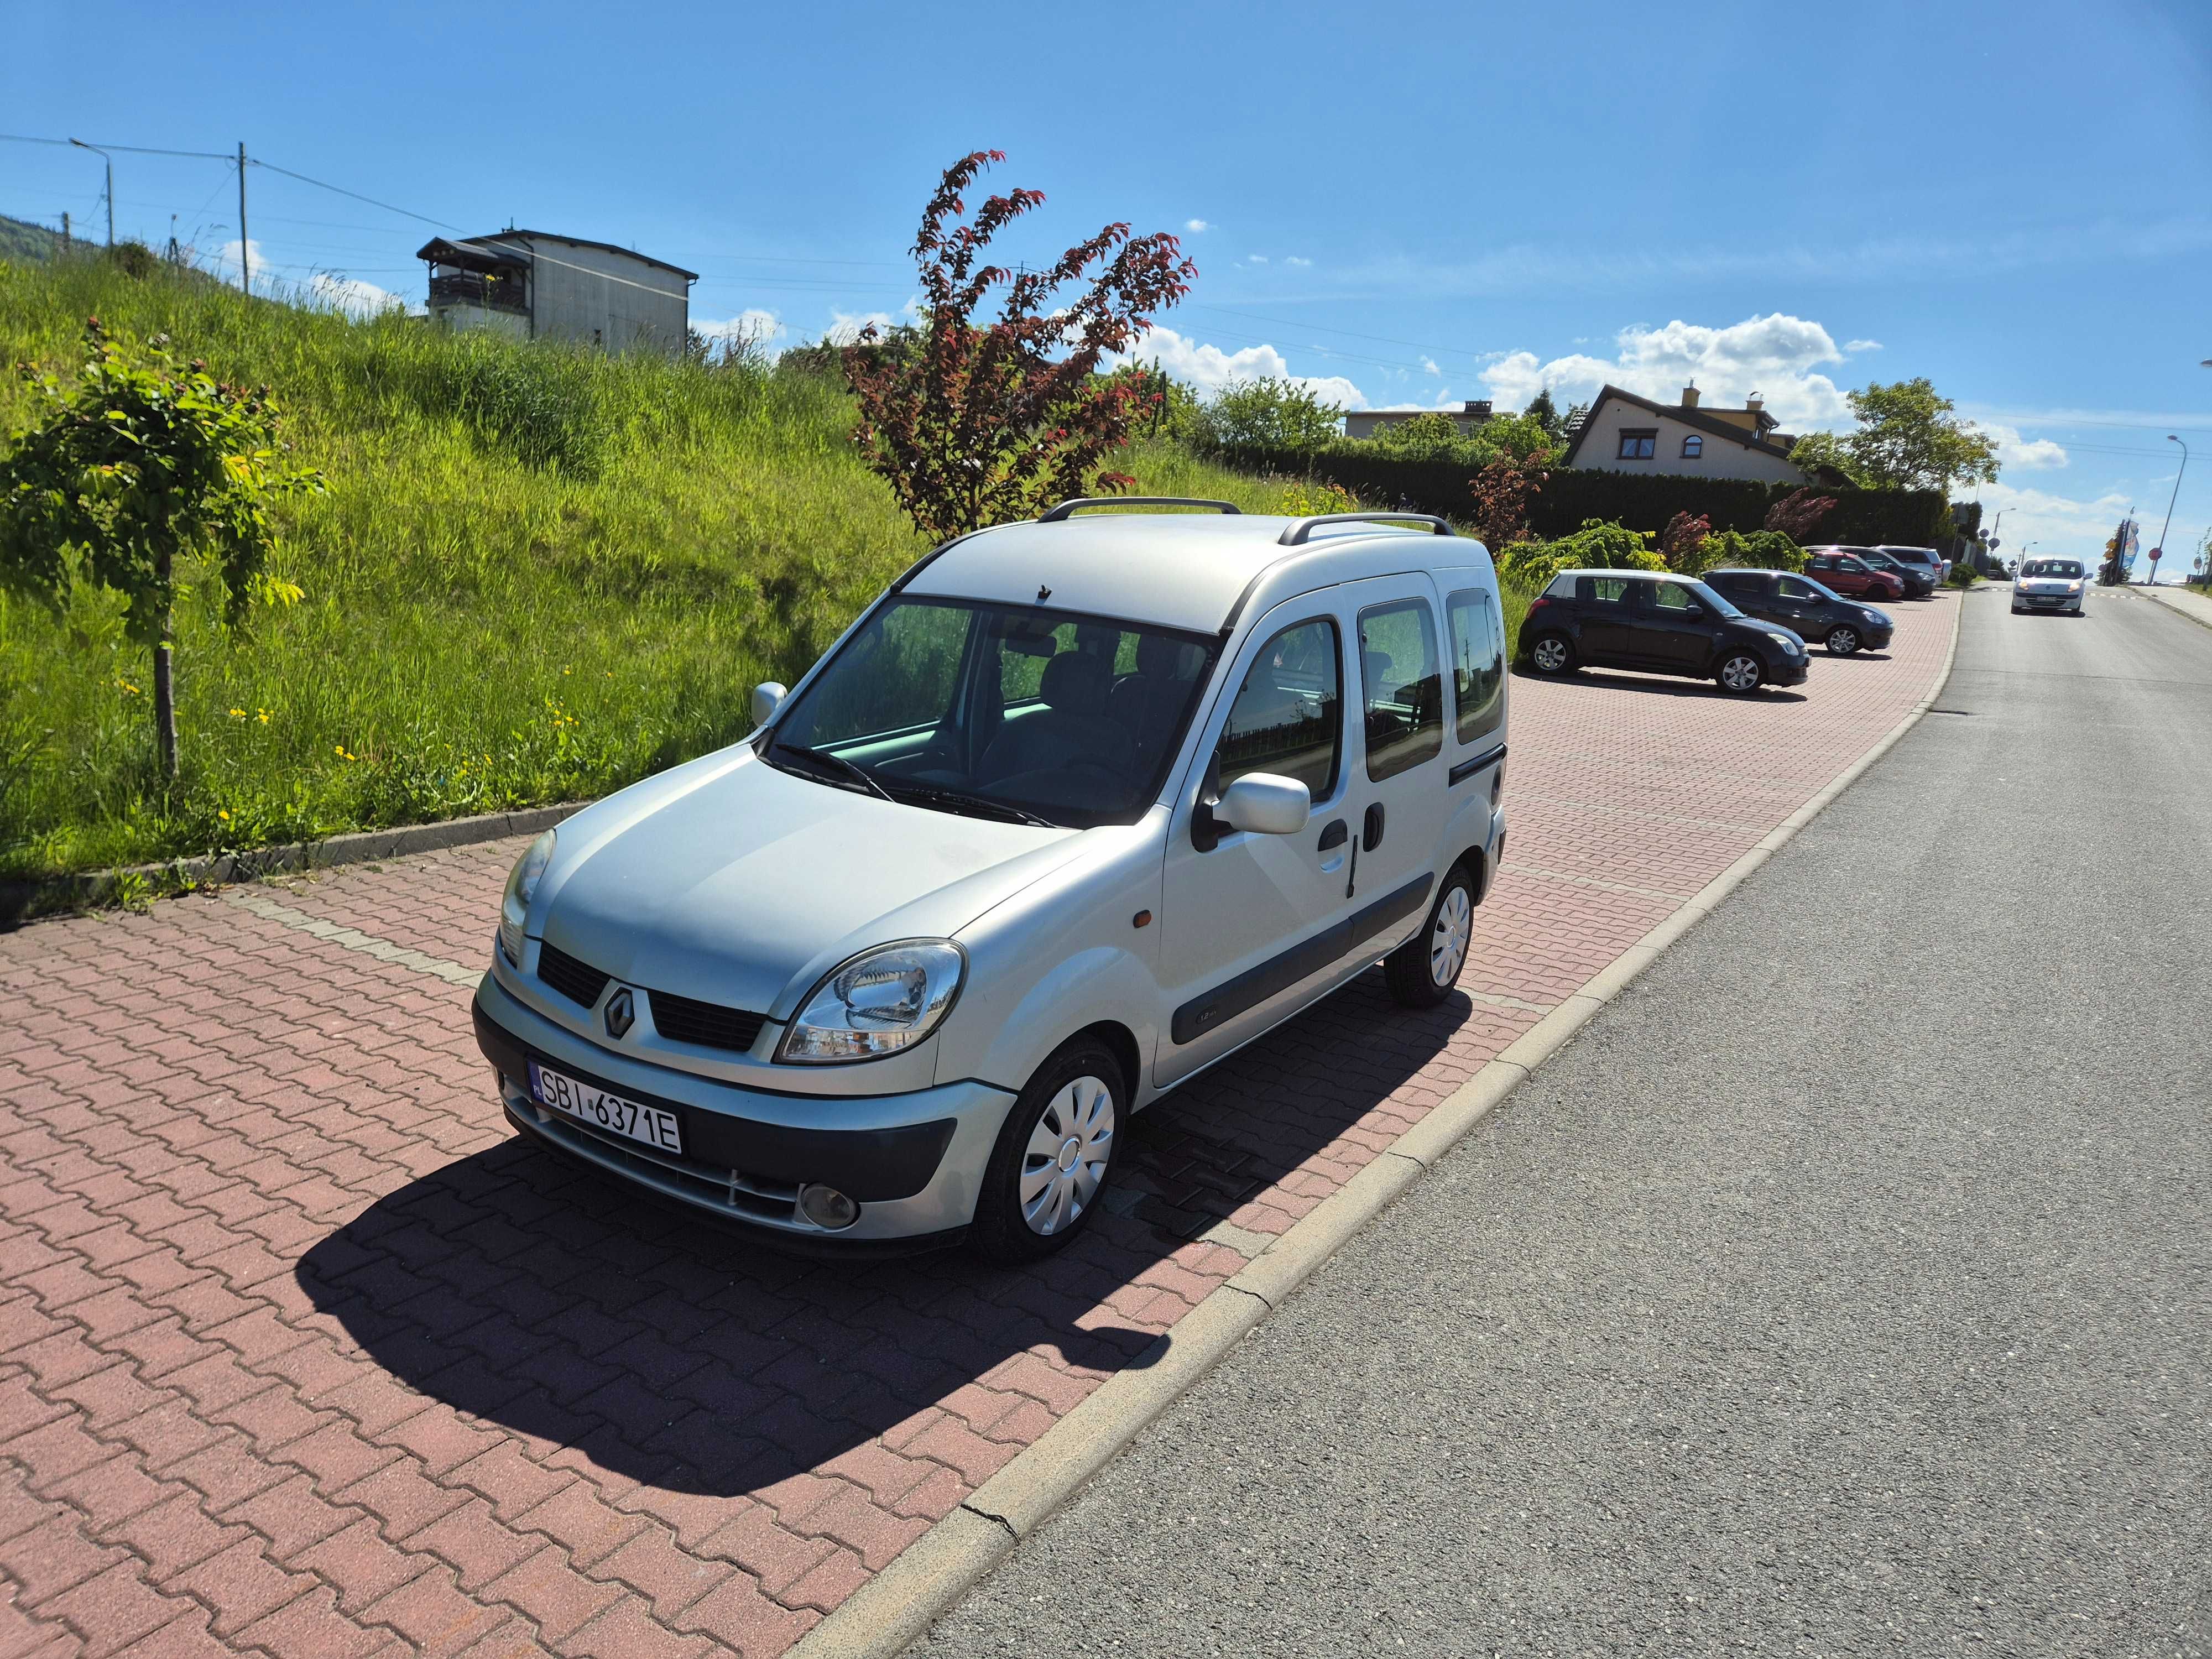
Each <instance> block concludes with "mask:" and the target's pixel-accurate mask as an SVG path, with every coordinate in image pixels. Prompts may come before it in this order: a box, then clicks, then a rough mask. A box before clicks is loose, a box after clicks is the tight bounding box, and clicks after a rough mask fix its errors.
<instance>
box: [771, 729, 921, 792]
mask: <svg viewBox="0 0 2212 1659" xmlns="http://www.w3.org/2000/svg"><path fill="white" fill-rule="evenodd" d="M769 753H770V754H772V755H796V756H798V757H799V758H800V759H802V760H812V761H826V762H828V763H829V764H830V765H832V766H834V767H836V768H837V769H839V770H840V771H842V772H844V773H845V774H847V775H848V776H850V777H853V778H854V779H857V780H858V781H859V782H860V787H862V788H863V789H866V791H867V792H868V793H870V794H872V795H874V796H877V797H878V798H879V799H884V800H887V801H889V802H890V803H891V805H894V806H896V805H898V798H897V797H896V796H895V795H893V794H892V793H891V792H890V790H888V789H886V788H884V787H883V785H881V784H880V783H878V782H877V781H876V778H875V774H874V773H872V772H871V771H869V770H868V769H867V768H866V767H865V766H862V765H860V763H857V762H854V761H848V760H847V759H846V758H845V757H843V756H842V755H834V754H832V753H830V752H829V750H827V749H808V748H805V747H803V746H802V745H800V744H795V743H779V744H774V745H772V746H771V747H770V749H769Z"/></svg>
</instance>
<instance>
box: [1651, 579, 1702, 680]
mask: <svg viewBox="0 0 2212 1659" xmlns="http://www.w3.org/2000/svg"><path fill="white" fill-rule="evenodd" d="M1634 586H1635V601H1636V604H1635V609H1634V611H1633V612H1632V615H1633V617H1634V618H1635V626H1636V637H1637V655H1638V657H1639V658H1641V659H1643V660H1644V662H1645V663H1646V664H1648V665H1650V666H1651V667H1653V668H1656V669H1659V670H1661V671H1664V672H1666V673H1669V674H1702V673H1704V672H1705V664H1706V663H1707V661H1709V660H1710V659H1711V657H1712V654H1713V647H1715V646H1717V645H1718V644H1719V643H1720V618H1719V617H1716V616H1715V615H1713V613H1712V611H1711V608H1710V607H1709V606H1707V605H1705V602H1704V601H1703V600H1702V599H1699V597H1698V596H1697V595H1696V594H1695V593H1693V592H1691V591H1690V589H1689V587H1688V586H1687V585H1686V584H1685V583H1682V582H1670V581H1656V582H1653V581H1644V582H1638V583H1636V584H1635V585H1634Z"/></svg>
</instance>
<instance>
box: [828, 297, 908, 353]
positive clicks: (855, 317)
mask: <svg viewBox="0 0 2212 1659" xmlns="http://www.w3.org/2000/svg"><path fill="white" fill-rule="evenodd" d="M920 320H921V297H920V296H919V295H908V296H907V301H906V303H905V304H904V305H902V306H901V307H899V308H898V310H897V311H896V313H892V312H888V311H839V310H838V309H836V307H834V306H833V307H830V311H829V327H828V328H826V329H824V330H823V333H822V338H823V342H824V343H827V344H829V345H850V344H852V343H853V342H854V340H856V339H858V338H859V337H860V331H861V330H862V329H864V328H866V327H867V326H868V325H870V324H873V325H875V326H876V327H877V328H878V329H879V330H889V329H890V328H893V327H895V326H896V325H898V324H901V323H915V322H919V321H920Z"/></svg>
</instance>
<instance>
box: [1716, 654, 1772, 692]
mask: <svg viewBox="0 0 2212 1659" xmlns="http://www.w3.org/2000/svg"><path fill="white" fill-rule="evenodd" d="M1713 678H1715V679H1716V680H1717V681H1719V682H1720V688H1721V690H1723V691H1726V692H1729V694H1731V695H1732V696H1739V697H1747V696H1750V695H1751V694H1752V693H1753V692H1754V691H1756V690H1759V682H1760V681H1761V680H1763V679H1765V678H1766V665H1765V663H1763V662H1761V661H1759V659H1758V658H1757V657H1755V656H1753V655H1752V653H1750V652H1748V651H1731V652H1730V653H1729V654H1728V655H1727V656H1725V657H1723V658H1722V659H1721V665H1720V668H1719V669H1718V671H1716V672H1715V673H1714V675H1713Z"/></svg>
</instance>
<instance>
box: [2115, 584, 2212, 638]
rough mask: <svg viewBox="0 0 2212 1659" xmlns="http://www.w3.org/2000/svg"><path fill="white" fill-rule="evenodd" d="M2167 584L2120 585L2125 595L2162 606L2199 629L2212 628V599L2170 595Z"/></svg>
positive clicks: (2197, 594) (2193, 594) (2187, 595)
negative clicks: (2186, 618)
mask: <svg viewBox="0 0 2212 1659" xmlns="http://www.w3.org/2000/svg"><path fill="white" fill-rule="evenodd" d="M2118 586H2119V590H2120V592H2123V593H2132V594H2134V595H2135V596H2136V598H2137V599H2148V600H2149V601H2150V602H2151V603H2152V604H2153V605H2164V606H2165V607H2166V609H2167V610H2168V611H2172V612H2173V614H2174V615H2176V616H2177V617H2188V618H2189V620H2190V621H2191V622H2193V623H2196V624H2197V626H2198V627H2199V628H2212V599H2206V598H2204V597H2203V595H2202V594H2199V593H2195V592H2189V593H2168V592H2166V591H2165V588H2166V586H2171V584H2170V583H2169V584H2165V585H2163V586H2159V587H2148V586H2136V584H2134V583H2132V582H2123V583H2120V584H2118Z"/></svg>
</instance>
